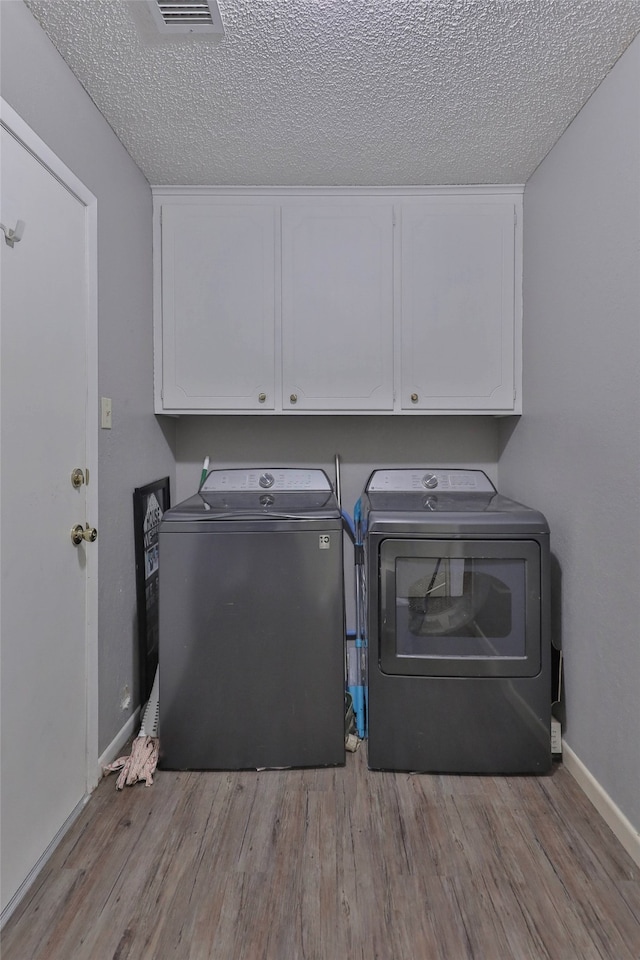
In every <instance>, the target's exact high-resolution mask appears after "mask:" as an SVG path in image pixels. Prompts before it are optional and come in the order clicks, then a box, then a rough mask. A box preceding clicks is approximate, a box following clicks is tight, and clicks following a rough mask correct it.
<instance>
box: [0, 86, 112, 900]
mask: <svg viewBox="0 0 640 960" xmlns="http://www.w3.org/2000/svg"><path fill="white" fill-rule="evenodd" d="M2 106H3V119H4V122H5V123H7V124H8V125H9V126H10V128H11V129H12V130H16V129H18V130H19V131H20V136H21V137H23V139H24V140H25V141H26V142H27V143H29V141H31V143H29V145H30V146H32V144H34V147H33V148H34V149H37V151H38V153H39V155H42V154H44V155H45V157H48V158H49V160H50V161H51V163H52V164H53V166H54V167H55V166H57V167H58V170H57V171H56V173H57V176H54V175H53V174H52V172H51V170H50V169H49V167H48V166H46V165H45V162H46V161H43V162H41V160H40V159H38V158H37V157H36V156H35V155H34V154H33V153H32V152H30V150H27V149H26V148H25V146H24V145H23V144H22V143H21V142H19V141H18V140H17V139H16V138H15V137H14V136H13V135H12V133H11V132H9V131H8V130H7V129H5V128H4V127H3V129H2V130H1V134H0V135H1V138H2V139H1V149H2V169H1V192H0V221H1V222H2V224H3V225H4V226H5V227H6V228H7V229H11V228H15V226H16V222H17V221H18V220H22V221H24V225H25V226H24V233H23V236H22V238H21V239H20V240H19V242H15V243H14V245H13V247H12V246H10V245H9V244H7V243H6V241H5V237H4V234H3V233H2V232H0V258H1V259H0V268H1V274H0V279H1V315H0V316H1V323H0V338H1V340H0V346H1V379H0V385H1V408H0V409H1V434H0V440H1V456H2V459H1V477H0V497H1V501H0V530H1V574H2V578H1V594H0V599H1V603H2V607H1V621H0V639H1V649H2V663H1V666H2V679H1V696H2V701H1V721H2V733H1V764H2V779H1V797H0V799H1V837H0V839H1V844H2V909H3V910H4V908H5V907H6V906H7V904H8V903H10V902H11V900H12V898H13V897H14V895H15V893H16V891H18V890H19V889H20V888H21V887H22V885H23V884H24V883H25V880H27V878H29V877H30V875H32V871H33V870H34V868H35V867H36V866H37V864H38V862H39V861H40V860H41V858H42V857H43V855H44V854H45V853H46V852H47V849H48V848H49V847H50V845H51V844H52V843H53V841H54V840H55V839H56V837H57V836H58V835H59V833H60V831H61V830H62V828H63V827H64V825H65V824H66V823H67V821H68V820H69V819H70V817H72V816H73V814H74V812H75V811H77V810H78V808H79V806H80V805H81V804H82V802H83V799H84V798H85V796H86V795H87V792H88V789H89V788H90V787H91V786H93V783H92V782H91V781H92V779H93V780H94V782H95V775H94V771H95V770H96V769H97V744H96V742H95V721H94V716H95V696H94V692H93V684H94V680H95V645H94V640H95V570H96V562H97V556H96V553H95V551H96V549H97V544H95V543H88V542H85V541H84V540H83V542H82V544H81V545H79V546H74V545H73V544H72V540H71V534H70V532H71V528H72V526H73V525H75V524H82V526H83V527H84V526H85V523H86V522H87V521H89V523H96V522H97V519H96V518H95V508H96V503H97V501H96V496H95V483H96V480H97V477H96V475H95V471H94V470H91V471H90V477H89V484H90V485H89V486H88V487H87V485H86V483H82V485H81V486H79V487H74V486H73V485H72V481H71V474H72V471H73V470H74V469H75V468H79V469H81V470H82V472H83V474H84V475H85V477H86V469H87V466H88V465H89V466H91V467H92V466H94V464H95V451H94V450H93V449H92V447H93V441H90V443H89V446H88V444H87V437H88V428H92V427H93V426H94V424H93V423H92V419H93V418H92V416H89V418H88V410H90V409H91V405H92V404H94V403H95V401H94V396H95V392H96V391H95V387H96V384H95V382H91V383H89V382H88V370H89V369H90V370H91V371H92V378H93V374H94V372H95V371H94V365H93V360H92V357H94V355H95V350H94V347H95V333H94V329H93V327H92V325H91V324H92V321H93V320H94V319H95V317H94V309H93V308H94V304H93V303H92V297H93V293H94V289H93V276H94V271H92V268H91V248H92V246H93V240H92V223H93V224H94V223H95V221H94V220H92V218H93V217H94V215H95V210H93V211H92V212H90V211H89V209H88V207H87V206H86V204H85V202H82V201H81V200H80V199H79V198H78V196H76V195H74V194H73V193H72V192H71V191H70V190H69V189H68V188H67V186H65V185H64V184H63V183H62V182H61V181H60V179H58V177H59V176H62V175H63V174H64V173H65V169H66V168H63V167H62V165H61V164H60V163H59V161H58V162H55V157H53V155H52V154H51V153H50V151H48V150H47V148H46V147H45V146H44V144H42V142H41V141H38V139H37V138H36V137H35V136H34V135H33V134H31V132H30V131H29V128H27V127H26V126H24V125H22V124H21V121H20V120H19V118H17V117H16V115H15V114H13V112H12V111H8V110H7V108H6V106H5V105H4V104H3V105H2ZM7 116H9V120H7ZM67 173H68V171H67ZM69 179H71V180H73V178H72V177H71V175H70V177H69ZM80 186H81V185H80ZM85 199H86V191H85ZM89 387H90V389H91V393H88V389H89ZM89 397H91V400H89ZM88 506H89V507H90V508H91V509H90V510H88V509H87V508H88ZM89 619H90V620H91V621H92V622H91V623H90V624H88V620H89Z"/></svg>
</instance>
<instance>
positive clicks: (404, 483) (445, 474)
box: [366, 467, 496, 494]
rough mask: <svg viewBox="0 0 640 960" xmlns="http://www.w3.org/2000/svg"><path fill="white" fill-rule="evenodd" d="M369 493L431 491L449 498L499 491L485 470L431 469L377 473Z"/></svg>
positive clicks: (379, 471) (369, 487) (369, 486)
mask: <svg viewBox="0 0 640 960" xmlns="http://www.w3.org/2000/svg"><path fill="white" fill-rule="evenodd" d="M366 489H367V491H368V492H378V491H382V490H388V491H394V492H403V493H404V492H407V493H409V492H412V491H413V492H415V491H417V492H421V491H422V492H424V491H430V490H431V491H434V490H439V491H442V492H443V493H445V492H446V493H449V494H455V493H461V494H469V493H495V492H496V488H495V487H494V485H493V484H492V483H491V481H490V480H489V478H488V476H487V475H486V473H484V472H483V471H482V470H447V469H440V468H433V469H431V468H428V467H424V468H420V467H419V468H415V467H412V468H411V469H393V470H375V471H374V472H373V473H372V474H371V477H370V479H369V482H368V484H367V487H366Z"/></svg>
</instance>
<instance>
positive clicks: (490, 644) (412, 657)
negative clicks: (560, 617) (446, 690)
mask: <svg viewBox="0 0 640 960" xmlns="http://www.w3.org/2000/svg"><path fill="white" fill-rule="evenodd" d="M379 550H380V553H379V580H378V590H379V595H378V602H379V604H380V617H379V623H380V631H379V644H380V647H379V661H380V666H381V669H382V671H383V672H384V673H392V674H393V673H395V674H405V675H417V676H503V677H509V676H512V677H517V676H535V675H536V674H537V673H538V671H539V669H540V662H541V660H540V550H539V546H538V544H537V543H535V542H533V541H515V540H511V541H500V540H495V541H491V540H471V539H469V540H449V541H444V540H435V539H434V540H430V539H413V540H411V539H407V540H403V539H394V538H389V539H383V540H382V541H381V543H380V546H379Z"/></svg>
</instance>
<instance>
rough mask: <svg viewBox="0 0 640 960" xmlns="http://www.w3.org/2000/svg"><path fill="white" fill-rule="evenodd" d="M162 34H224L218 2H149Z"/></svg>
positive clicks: (174, 0) (211, 0)
mask: <svg viewBox="0 0 640 960" xmlns="http://www.w3.org/2000/svg"><path fill="white" fill-rule="evenodd" d="M149 6H150V8H151V13H152V14H153V19H154V20H155V23H156V26H157V27H158V30H159V31H160V32H161V33H224V26H223V25H222V17H221V16H220V11H219V10H218V4H217V3H216V0H149Z"/></svg>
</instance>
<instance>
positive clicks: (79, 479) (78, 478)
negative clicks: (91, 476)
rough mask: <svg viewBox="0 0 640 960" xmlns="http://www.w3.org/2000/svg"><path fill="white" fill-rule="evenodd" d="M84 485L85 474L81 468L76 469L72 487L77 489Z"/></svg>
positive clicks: (72, 477) (73, 474)
mask: <svg viewBox="0 0 640 960" xmlns="http://www.w3.org/2000/svg"><path fill="white" fill-rule="evenodd" d="M83 483H84V473H83V472H82V470H81V469H80V467H76V468H75V470H74V471H73V473H72V474H71V485H72V486H73V487H76V489H77V488H78V487H81V486H82V484H83Z"/></svg>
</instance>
